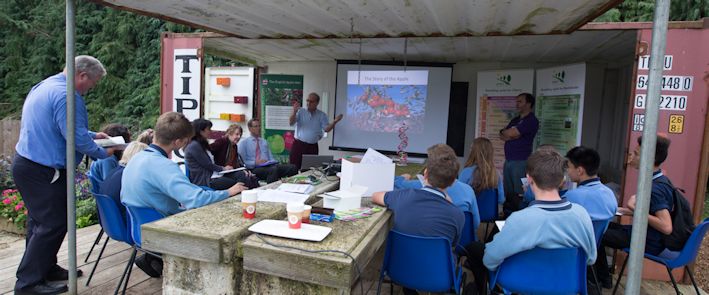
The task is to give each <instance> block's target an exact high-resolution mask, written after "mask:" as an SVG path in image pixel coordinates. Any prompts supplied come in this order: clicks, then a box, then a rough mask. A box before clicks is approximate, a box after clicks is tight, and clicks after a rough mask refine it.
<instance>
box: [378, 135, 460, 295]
mask: <svg viewBox="0 0 709 295" xmlns="http://www.w3.org/2000/svg"><path fill="white" fill-rule="evenodd" d="M427 152H428V159H427V160H426V168H425V170H424V172H423V178H424V182H425V183H426V186H425V187H423V188H421V189H402V190H395V191H390V192H376V193H374V194H373V195H372V201H373V202H374V203H375V204H379V205H382V206H386V207H387V209H388V210H391V211H392V212H393V213H394V217H393V218H394V230H397V231H399V232H402V233H406V234H410V235H416V236H424V237H444V238H447V239H448V240H450V241H451V245H456V244H457V243H458V240H459V239H460V235H461V233H462V231H463V225H464V223H465V216H464V215H463V211H461V210H460V209H458V208H457V207H456V206H455V205H454V204H453V202H452V200H451V198H450V197H449V196H448V194H447V193H446V191H445V189H446V188H447V187H449V186H451V184H453V182H454V181H455V178H456V175H457V174H458V169H459V168H460V164H459V163H458V157H457V156H456V155H455V152H454V151H453V149H452V148H451V147H450V146H448V145H445V144H436V145H434V146H432V147H430V148H428V151H427ZM425 254H426V253H421V255H425ZM404 292H405V293H406V294H415V293H416V291H414V290H409V289H404Z"/></svg>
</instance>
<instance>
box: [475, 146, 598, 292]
mask: <svg viewBox="0 0 709 295" xmlns="http://www.w3.org/2000/svg"><path fill="white" fill-rule="evenodd" d="M564 168H565V161H564V158H563V157H562V156H561V155H560V154H559V153H557V152H555V151H550V150H538V151H536V152H534V153H533V154H532V155H531V156H530V157H529V159H528V160H527V165H526V172H527V182H528V183H529V186H530V189H531V190H532V191H533V192H534V198H535V200H534V201H532V203H530V205H529V207H527V208H525V209H522V210H520V211H517V212H515V213H513V214H511V215H510V216H509V217H508V218H507V220H506V222H505V226H504V227H503V228H502V230H501V231H500V232H499V233H498V234H497V235H495V237H494V239H493V240H492V242H490V243H487V244H483V243H481V242H474V243H472V244H471V245H469V246H467V247H466V250H467V253H468V260H467V262H466V265H467V267H468V268H470V269H471V270H472V272H473V275H474V276H475V283H476V285H477V287H478V290H479V291H480V292H483V290H484V288H485V282H486V280H487V274H488V270H492V271H494V270H496V269H497V268H498V267H499V266H500V264H502V262H503V261H504V260H505V259H507V258H508V257H510V256H513V255H515V254H517V253H520V252H523V251H526V250H531V249H534V248H536V247H540V248H546V249H558V248H579V249H580V250H582V251H584V252H585V253H586V264H589V265H590V264H593V262H594V261H595V260H596V240H595V238H594V235H593V225H592V223H591V218H590V217H589V216H588V213H586V210H584V209H583V208H582V207H581V206H579V205H577V204H572V203H570V202H568V201H567V200H564V199H562V198H561V197H560V196H559V191H558V187H559V184H560V183H561V181H562V180H563V179H564ZM481 294H482V293H481Z"/></svg>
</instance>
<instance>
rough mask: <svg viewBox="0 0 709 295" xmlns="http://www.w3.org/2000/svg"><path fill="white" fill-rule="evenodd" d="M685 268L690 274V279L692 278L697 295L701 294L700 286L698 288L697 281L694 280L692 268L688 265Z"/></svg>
mask: <svg viewBox="0 0 709 295" xmlns="http://www.w3.org/2000/svg"><path fill="white" fill-rule="evenodd" d="M684 269H685V270H687V273H688V274H689V279H690V280H692V286H694V291H696V292H697V295H701V294H700V293H699V288H697V282H695V281H694V274H692V270H690V269H689V267H688V266H686V265H685V266H684Z"/></svg>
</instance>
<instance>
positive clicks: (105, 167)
mask: <svg viewBox="0 0 709 295" xmlns="http://www.w3.org/2000/svg"><path fill="white" fill-rule="evenodd" d="M101 132H103V133H106V134H107V135H108V136H111V137H114V136H121V137H123V139H124V140H125V141H126V142H130V132H129V131H128V128H126V126H123V125H121V124H108V125H106V126H105V127H103V129H102V130H101ZM122 154H123V151H115V152H114V153H113V156H110V157H108V158H105V159H99V160H96V161H94V162H93V163H91V168H90V169H89V173H90V174H91V176H93V177H95V178H96V179H98V181H99V184H100V183H102V182H103V181H104V179H106V177H108V175H109V174H108V173H109V172H111V171H112V170H113V169H114V168H116V167H118V160H120V159H121V156H122Z"/></svg>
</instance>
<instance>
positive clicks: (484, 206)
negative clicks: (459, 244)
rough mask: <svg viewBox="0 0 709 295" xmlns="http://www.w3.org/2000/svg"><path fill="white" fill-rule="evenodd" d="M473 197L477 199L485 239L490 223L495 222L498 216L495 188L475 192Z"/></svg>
mask: <svg viewBox="0 0 709 295" xmlns="http://www.w3.org/2000/svg"><path fill="white" fill-rule="evenodd" d="M475 198H476V199H477V201H478V210H479V212H480V223H483V222H485V240H487V235H488V233H489V232H490V230H489V227H490V223H492V222H495V220H497V219H498V218H499V212H498V211H497V189H496V188H489V189H486V190H483V191H481V192H480V193H477V192H476V193H475Z"/></svg>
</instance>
